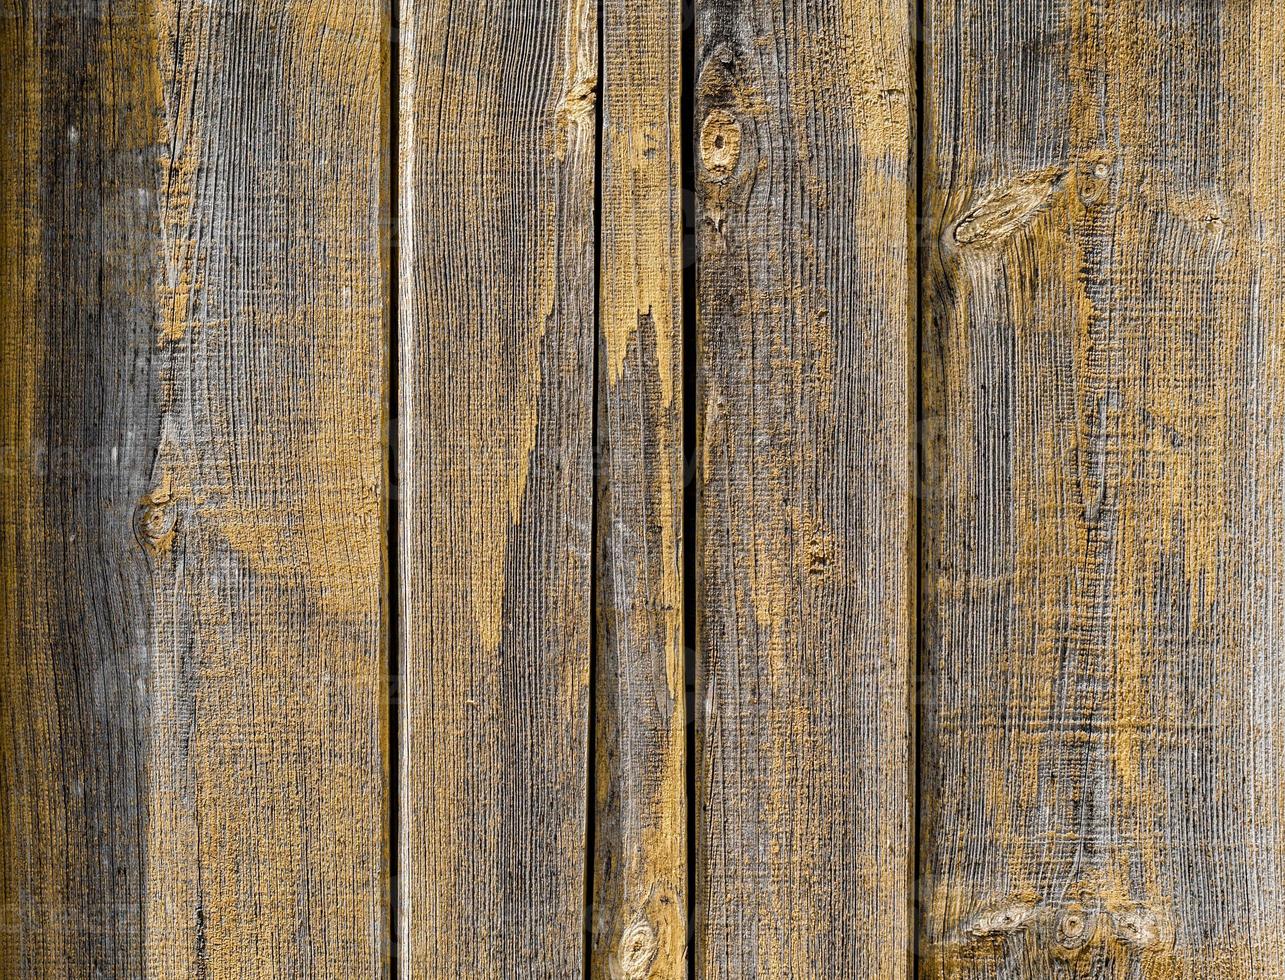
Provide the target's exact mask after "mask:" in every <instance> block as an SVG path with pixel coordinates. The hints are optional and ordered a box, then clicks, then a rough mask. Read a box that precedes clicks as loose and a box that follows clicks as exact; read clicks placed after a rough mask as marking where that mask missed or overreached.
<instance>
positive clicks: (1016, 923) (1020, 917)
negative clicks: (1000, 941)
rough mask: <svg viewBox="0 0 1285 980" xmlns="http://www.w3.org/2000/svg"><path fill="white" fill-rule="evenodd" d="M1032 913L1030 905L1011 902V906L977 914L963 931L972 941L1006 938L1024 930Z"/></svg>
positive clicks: (1033, 911) (1032, 908)
mask: <svg viewBox="0 0 1285 980" xmlns="http://www.w3.org/2000/svg"><path fill="white" fill-rule="evenodd" d="M1034 913H1035V909H1034V906H1033V905H1032V904H1031V903H1029V902H1013V903H1012V904H1011V905H1005V906H1002V907H1001V908H997V909H990V910H987V911H985V912H980V913H978V915H977V917H976V918H974V919H973V922H972V924H971V925H970V926H969V927H968V928H967V929H965V930H964V931H965V932H967V933H968V935H970V936H972V937H973V938H974V939H988V938H990V937H992V936H1007V935H1008V934H1009V933H1013V932H1017V931H1018V930H1019V929H1024V928H1025V927H1026V924H1027V923H1028V922H1029V921H1030V919H1031V916H1032V915H1034Z"/></svg>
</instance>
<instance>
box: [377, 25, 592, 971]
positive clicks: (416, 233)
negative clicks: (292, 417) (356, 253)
mask: <svg viewBox="0 0 1285 980" xmlns="http://www.w3.org/2000/svg"><path fill="white" fill-rule="evenodd" d="M402 28H403V34H402V48H401V51H402V64H401V76H400V78H401V95H400V104H401V120H402V125H401V136H400V165H399V166H400V176H399V201H400V204H399V213H400V224H401V235H400V256H401V263H400V265H401V269H400V283H401V293H400V300H399V303H400V306H399V312H400V333H401V362H400V364H401V368H400V377H401V391H400V416H399V432H400V450H399V459H400V468H399V469H400V472H399V479H400V492H401V494H402V497H401V500H402V506H401V524H400V528H401V533H400V544H399V551H400V566H401V587H402V588H401V599H402V604H401V626H402V630H401V632H402V639H401V643H402V646H401V655H402V671H403V676H402V686H401V692H402V706H401V718H402V734H401V739H402V753H401V760H400V765H401V799H402V816H401V840H402V844H401V858H400V882H399V892H400V930H401V931H400V935H401V937H402V949H401V963H402V973H403V975H404V976H406V977H444V978H445V977H449V978H452V980H454V978H456V977H475V978H507V977H513V976H546V977H575V976H580V975H581V974H582V972H583V968H584V965H585V938H584V930H585V922H584V898H585V891H586V888H585V878H586V875H585V866H586V856H585V811H586V797H587V785H586V784H587V776H588V765H589V760H588V758H587V735H588V724H589V718H588V700H589V699H588V685H589V654H590V621H591V611H590V594H591V593H590V565H591V562H590V556H591V548H592V540H591V538H592V534H591V529H590V524H591V512H592V495H593V485H592V484H593V477H592V446H591V439H592V431H593V418H592V416H593V383H594V381H593V344H594V244H595V243H594V180H595V175H594V163H595V142H596V139H595V129H596V116H595V113H596V109H595V96H596V87H597V73H598V38H597V17H596V7H595V5H594V4H592V3H589V2H586V0H520V2H517V3H509V4H494V3H489V2H468V3H461V2H459V0H454V2H450V0H406V2H403V4H402Z"/></svg>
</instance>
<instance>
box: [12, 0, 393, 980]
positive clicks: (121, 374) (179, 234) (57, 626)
mask: <svg viewBox="0 0 1285 980" xmlns="http://www.w3.org/2000/svg"><path fill="white" fill-rule="evenodd" d="M0 25H2V26H0V71H2V72H3V78H4V95H3V99H0V103H3V110H2V111H3V133H2V135H0V153H2V154H3V162H2V170H3V174H2V177H0V186H2V187H3V195H4V199H3V205H2V206H0V215H2V218H0V220H2V221H3V229H4V231H3V247H2V248H0V268H2V269H3V272H2V273H0V275H2V277H3V278H2V281H0V304H3V309H2V310H0V319H2V320H3V328H2V329H3V333H2V335H0V337H2V339H0V344H2V345H3V359H2V361H0V390H3V392H4V395H3V396H2V397H0V405H2V406H3V408H2V410H0V420H2V421H0V426H2V427H3V428H2V433H3V435H2V441H3V446H4V451H5V457H4V468H3V486H2V488H0V515H2V519H0V581H2V582H3V588H2V589H0V592H2V593H3V600H0V601H2V602H3V637H4V645H3V660H2V662H0V691H2V692H3V693H2V694H0V732H2V734H0V799H3V814H4V816H3V824H2V832H3V857H2V858H0V862H2V863H0V869H2V873H0V888H2V889H3V896H2V897H3V903H4V915H5V922H4V928H3V931H0V973H2V974H3V975H4V976H6V977H10V976H12V977H32V978H36V977H40V978H44V977H55V976H58V977H62V976H68V977H97V976H111V977H206V976H209V977H223V976H239V977H279V976H352V977H357V976H375V975H378V974H379V972H380V969H381V963H382V959H383V955H384V950H383V944H384V932H385V914H384V910H383V889H384V884H385V882H384V860H383V855H384V822H385V812H384V807H385V802H384V801H385V790H384V760H383V756H382V751H381V745H382V740H383V736H384V731H383V710H382V708H381V704H382V697H383V695H382V680H383V678H382V658H383V600H382V581H383V571H384V570H383V554H384V551H383V545H382V542H383V531H382V524H381V504H380V500H381V489H382V488H381V484H382V471H383V463H382V459H383V450H382V447H381V443H380V438H381V414H382V390H383V384H384V381H383V374H384V359H383V356H382V353H381V352H382V350H383V342H384V338H383V336H382V330H383V318H382V312H383V306H384V301H385V297H384V287H383V275H382V271H381V251H380V215H381V208H382V190H381V171H380V161H381V141H382V131H383V112H384V75H383V70H382V69H383V54H382V52H383V46H384V43H385V38H384V20H383V16H382V13H381V5H380V4H379V3H378V2H375V0H369V2H368V0H358V2H353V3H348V4H331V3H323V2H303V0H298V2H284V0H276V2H268V3H255V4H206V3H197V2H192V0H170V2H159V3H143V2H141V0H139V2H136V0H113V2H111V3H107V2H106V0H104V2H101V3H99V2H93V0H77V2H58V3H44V2H34V0H32V2H27V0H10V2H6V3H5V4H4V6H3V15H2V18H0Z"/></svg>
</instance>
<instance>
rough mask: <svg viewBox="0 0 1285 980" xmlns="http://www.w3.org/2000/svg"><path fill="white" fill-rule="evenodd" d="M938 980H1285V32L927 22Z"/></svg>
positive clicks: (1047, 20)
mask: <svg viewBox="0 0 1285 980" xmlns="http://www.w3.org/2000/svg"><path fill="white" fill-rule="evenodd" d="M928 6H929V9H930V13H931V17H930V22H929V24H928V31H927V35H926V36H927V38H928V42H929V43H928V46H927V48H926V51H925V62H926V65H927V74H926V91H925V104H926V113H925V115H926V118H925V122H924V125H925V133H926V139H925V142H926V156H925V178H924V213H923V220H924V229H923V231H924V238H923V240H924V242H925V266H926V279H925V283H924V295H923V307H924V315H925V324H924V344H925V346H924V353H923V369H924V370H923V375H924V406H925V418H926V423H925V424H926V431H927V432H928V433H929V434H930V436H931V438H930V439H928V441H927V442H926V444H925V450H924V458H925V461H926V480H927V485H928V487H929V490H930V495H929V496H928V497H927V498H926V500H925V510H924V528H923V531H924V533H923V569H922V593H921V614H922V617H923V645H922V651H921V660H922V664H923V668H924V677H925V689H924V699H925V700H924V714H923V719H924V729H923V732H922V746H921V747H922V751H921V757H922V760H923V769H922V773H921V781H920V786H921V806H922V812H923V825H922V868H921V871H922V874H923V876H924V877H923V896H922V897H923V900H924V924H923V932H924V940H925V948H924V957H923V964H924V970H923V972H924V975H925V976H929V977H959V978H982V977H985V978H994V977H1001V978H1008V977H1012V978H1017V977H1022V978H1033V977H1063V976H1066V977H1071V976H1078V977H1145V978H1157V980H1158V978H1164V980H1172V978H1178V977H1184V978H1186V977H1190V978H1193V980H1194V978H1210V977H1219V978H1229V980H1231V978H1242V977H1244V978H1248V977H1254V978H1260V980H1261V978H1273V977H1283V976H1285V903H1283V901H1282V899H1283V898H1285V894H1283V892H1285V878H1282V875H1281V868H1282V863H1283V861H1285V850H1283V847H1282V845H1283V844H1285V829H1283V828H1282V814H1283V813H1285V752H1283V749H1285V742H1283V741H1282V734H1281V733H1282V731H1283V730H1285V729H1282V726H1281V724H1280V719H1279V713H1280V706H1281V704H1282V699H1283V698H1285V667H1283V666H1282V661H1281V656H1280V648H1281V642H1282V627H1283V624H1285V601H1283V599H1282V590H1281V568H1282V559H1283V558H1285V554H1283V544H1285V535H1283V533H1282V532H1283V528H1285V524H1283V523H1282V517H1283V514H1285V480H1282V476H1283V474H1282V451H1281V445H1282V440H1285V373H1283V371H1282V339H1283V334H1282V326H1283V325H1285V320H1283V315H1282V305H1281V296H1280V288H1281V287H1280V283H1281V274H1282V265H1281V257H1282V247H1283V245H1285V237H1283V236H1285V225H1282V203H1283V201H1285V182H1283V180H1282V178H1283V177H1285V112H1283V109H1282V104H1281V92H1282V80H1283V78H1285V27H1283V26H1282V24H1283V21H1282V19H1281V16H1280V11H1279V9H1278V8H1277V7H1276V6H1275V5H1274V4H1271V3H1269V2H1266V0H1238V2H1233V3H1196V2H1186V0H1125V2H1118V3H1109V4H1097V3H1089V2H1087V0H1073V2H1071V3H1069V4H1066V5H1061V4H1047V3H1043V2H1039V0H1023V2H1015V3H1012V2H1000V0H965V2H962V3H957V2H955V0H950V2H946V0H933V2H931V3H930V4H929V5H928Z"/></svg>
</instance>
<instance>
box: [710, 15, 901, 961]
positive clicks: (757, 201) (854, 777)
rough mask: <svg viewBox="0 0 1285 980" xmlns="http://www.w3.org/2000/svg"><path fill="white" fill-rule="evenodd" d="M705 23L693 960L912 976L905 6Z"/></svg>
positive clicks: (721, 17)
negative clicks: (695, 879) (695, 875)
mask: <svg viewBox="0 0 1285 980" xmlns="http://www.w3.org/2000/svg"><path fill="white" fill-rule="evenodd" d="M696 14H697V21H696V38H695V45H696V52H695V54H696V66H695V67H696V72H697V76H696V83H695V84H696V92H695V96H696V140H697V147H696V157H697V161H696V162H697V179H698V231H697V234H698V239H697V241H698V248H697V255H698V273H697V277H698V294H697V304H698V309H697V340H698V348H699V351H698V372H699V388H698V410H699V419H698V423H697V424H698V432H699V441H700V446H701V454H702V456H701V463H700V478H699V479H700V484H699V501H698V506H699V511H698V521H699V531H698V541H697V549H698V551H697V554H698V562H699V568H698V583H697V604H698V614H699V624H698V634H699V637H698V644H699V677H698V690H697V702H696V703H697V705H698V709H697V710H698V716H697V719H696V723H697V759H696V780H697V800H696V805H697V807H698V809H697V816H696V839H695V840H694V842H693V846H694V849H695V855H696V861H697V891H698V893H697V896H696V913H697V915H696V919H697V925H696V935H695V939H694V941H695V944H696V950H695V970H696V972H697V973H698V975H699V976H702V977H707V978H713V977H729V978H731V977H735V978H738V980H742V978H747V977H787V976H788V977H795V978H806V977H827V978H830V977H847V978H857V977H862V978H867V977H879V978H897V977H905V976H907V973H908V968H909V962H910V934H911V916H910V900H909V879H910V870H911V864H912V861H911V854H910V851H911V844H910V834H911V803H912V798H911V792H912V782H913V780H912V775H911V754H912V746H911V716H912V705H911V684H910V681H911V677H912V671H913V664H912V657H913V630H914V625H913V608H914V558H913V546H914V527H913V516H914V505H913V499H912V494H911V478H912V474H913V460H914V454H913V428H914V421H913V420H914V408H915V405H914V387H913V374H914V351H915V320H914V305H915V292H916V290H915V288H914V286H913V263H914V245H913V230H912V229H913V220H912V219H913V208H914V194H913V183H912V176H913V175H912V161H913V104H914V94H913V93H914V88H913V69H912V61H913V58H912V53H911V35H910V23H909V15H910V7H909V5H908V4H905V3H902V2H896V3H894V2H888V0H852V2H847V3H832V2H823V0H786V2H784V3H778V2H767V0H698V2H697V5H696Z"/></svg>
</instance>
